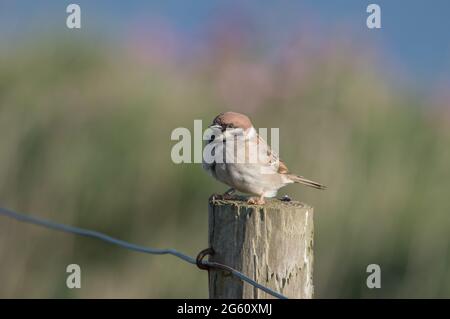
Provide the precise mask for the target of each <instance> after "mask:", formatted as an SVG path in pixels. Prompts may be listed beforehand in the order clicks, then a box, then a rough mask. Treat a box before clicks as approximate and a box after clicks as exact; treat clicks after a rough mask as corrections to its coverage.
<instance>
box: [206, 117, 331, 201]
mask: <svg viewBox="0 0 450 319" xmlns="http://www.w3.org/2000/svg"><path fill="white" fill-rule="evenodd" d="M209 129H210V134H209V136H207V137H208V138H209V142H208V143H207V144H206V146H205V150H204V156H203V168H204V169H205V170H206V171H207V172H208V173H209V174H210V175H212V176H213V177H214V178H216V179H217V180H219V181H220V182H222V183H225V184H227V185H229V186H230V187H231V188H230V189H229V190H228V191H227V192H226V193H225V194H224V195H223V198H225V199H228V198H231V195H232V194H233V193H234V191H235V190H238V191H240V192H243V193H247V194H251V195H257V197H250V198H249V199H248V203H249V204H257V205H262V204H264V198H265V197H275V196H276V195H277V192H278V189H280V188H281V187H283V186H286V185H287V184H291V183H300V184H304V185H307V186H310V187H314V188H317V189H325V188H326V187H325V186H324V185H322V184H319V183H317V182H314V181H311V180H308V179H306V178H304V177H302V176H298V175H295V174H291V173H289V171H288V168H287V166H286V164H285V163H284V162H283V161H281V160H280V159H279V158H278V155H277V154H276V153H275V152H274V151H272V150H271V148H270V147H269V146H268V145H267V143H266V142H265V141H264V140H263V139H262V138H261V137H260V136H259V135H258V133H257V132H256V130H255V128H254V127H253V125H252V122H251V121H250V119H249V118H248V117H247V116H245V115H243V114H240V113H236V112H226V113H221V114H219V115H218V116H217V117H216V118H215V119H214V121H213V124H212V125H211V126H210V127H209ZM207 150H209V151H210V152H211V156H210V157H209V158H205V153H207V152H206V151H207Z"/></svg>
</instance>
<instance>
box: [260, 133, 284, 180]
mask: <svg viewBox="0 0 450 319" xmlns="http://www.w3.org/2000/svg"><path fill="white" fill-rule="evenodd" d="M258 144H264V145H265V147H266V148H267V156H268V158H269V163H268V164H269V165H274V164H275V163H276V162H278V170H277V172H278V173H279V174H288V173H289V169H288V168H287V166H286V164H285V163H284V162H283V161H282V160H281V159H280V158H279V156H278V154H277V153H275V152H274V151H273V150H272V149H271V148H270V146H269V145H268V144H267V143H266V141H264V140H263V139H262V138H261V137H260V136H259V135H258Z"/></svg>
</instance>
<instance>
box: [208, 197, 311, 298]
mask: <svg viewBox="0 0 450 319" xmlns="http://www.w3.org/2000/svg"><path fill="white" fill-rule="evenodd" d="M313 236H314V225H313V208H312V207H310V206H307V205H305V204H303V203H300V202H296V201H291V202H283V201H280V200H278V199H266V204H265V205H262V206H255V205H248V204H247V203H246V202H245V201H238V200H236V201H234V200H217V199H210V202H209V245H210V247H211V248H213V249H214V251H215V254H214V255H213V256H211V257H210V260H211V261H215V262H219V263H222V264H226V265H229V266H231V267H233V268H235V269H236V270H239V271H240V272H242V273H243V274H245V275H246V276H248V277H250V278H252V279H253V280H255V281H257V282H258V283H260V284H262V285H265V286H267V287H269V288H271V289H274V290H275V291H277V292H279V293H281V294H284V295H285V296H287V297H288V298H312V297H313V291H314V287H313V281H312V278H313V276H312V273H313ZM209 297H210V298H214V299H215V298H243V299H263V298H273V297H272V296H270V295H268V294H266V293H265V292H263V291H261V290H259V289H257V288H254V287H253V286H251V285H249V284H247V283H244V282H242V281H241V280H240V279H238V278H235V277H233V276H231V275H230V274H227V273H226V272H223V271H221V270H215V269H211V270H210V271H209Z"/></svg>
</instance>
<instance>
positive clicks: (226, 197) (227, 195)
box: [222, 188, 236, 200]
mask: <svg viewBox="0 0 450 319" xmlns="http://www.w3.org/2000/svg"><path fill="white" fill-rule="evenodd" d="M235 192H236V190H235V189H234V188H230V189H229V190H227V191H226V192H225V193H223V195H222V199H224V200H232V199H234V196H233V194H234V193H235Z"/></svg>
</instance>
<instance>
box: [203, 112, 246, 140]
mask: <svg viewBox="0 0 450 319" xmlns="http://www.w3.org/2000/svg"><path fill="white" fill-rule="evenodd" d="M210 128H211V129H213V130H214V132H215V134H214V135H215V136H214V137H215V139H218V138H219V139H222V140H223V139H226V138H229V137H234V136H244V137H245V136H247V135H248V133H249V131H250V130H251V129H252V128H253V125H252V122H251V121H250V119H249V118H248V116H246V115H244V114H241V113H237V112H225V113H221V114H219V115H217V116H216V117H215V118H214V121H213V123H212V125H211V126H210Z"/></svg>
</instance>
